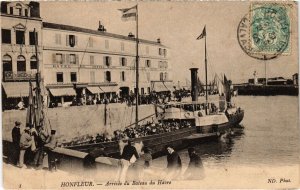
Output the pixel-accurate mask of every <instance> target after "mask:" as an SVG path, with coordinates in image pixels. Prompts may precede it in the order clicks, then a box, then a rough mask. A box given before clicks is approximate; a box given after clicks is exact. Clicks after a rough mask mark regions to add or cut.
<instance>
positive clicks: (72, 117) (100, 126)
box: [2, 103, 155, 141]
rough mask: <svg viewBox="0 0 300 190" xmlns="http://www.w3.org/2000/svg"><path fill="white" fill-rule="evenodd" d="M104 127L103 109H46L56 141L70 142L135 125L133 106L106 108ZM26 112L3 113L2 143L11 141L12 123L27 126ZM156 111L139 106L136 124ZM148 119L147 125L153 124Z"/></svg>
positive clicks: (150, 118)
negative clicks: (19, 122)
mask: <svg viewBox="0 0 300 190" xmlns="http://www.w3.org/2000/svg"><path fill="white" fill-rule="evenodd" d="M106 108H107V112H106V113H107V116H106V118H107V125H106V126H105V125H104V122H105V120H104V118H105V117H104V115H105V114H104V113H105V111H104V110H105V105H103V104H99V105H86V106H72V107H59V108H48V109H46V110H45V115H46V118H47V119H46V124H47V125H49V124H50V125H51V127H52V129H55V130H56V131H57V137H58V139H59V140H63V139H66V140H68V139H71V138H73V137H76V136H82V135H85V134H93V135H95V134H97V133H103V132H108V133H111V132H113V131H114V130H116V129H123V128H125V127H126V126H128V125H130V124H132V123H134V122H135V106H127V105H126V104H120V103H115V104H108V105H107V107H106ZM26 113H27V112H26V110H8V111H4V112H2V137H3V140H9V141H10V140H11V130H12V128H13V127H14V122H15V121H17V120H18V121H21V122H22V127H24V125H25V123H26ZM154 114H155V109H154V106H153V105H141V106H139V120H141V119H143V118H145V117H148V116H150V115H152V116H153V117H154ZM153 117H149V118H147V119H146V120H144V122H146V121H152V119H154V118H153Z"/></svg>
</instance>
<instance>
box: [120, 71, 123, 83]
mask: <svg viewBox="0 0 300 190" xmlns="http://www.w3.org/2000/svg"><path fill="white" fill-rule="evenodd" d="M120 81H123V80H122V71H121V72H120Z"/></svg>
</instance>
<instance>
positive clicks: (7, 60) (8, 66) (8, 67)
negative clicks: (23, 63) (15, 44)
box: [2, 55, 12, 72]
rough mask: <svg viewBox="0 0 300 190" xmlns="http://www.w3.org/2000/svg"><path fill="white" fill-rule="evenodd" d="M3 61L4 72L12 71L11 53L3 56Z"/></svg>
mask: <svg viewBox="0 0 300 190" xmlns="http://www.w3.org/2000/svg"><path fill="white" fill-rule="evenodd" d="M2 63H3V65H2V69H3V72H6V71H12V61H11V57H10V56H9V55H4V56H3V58H2Z"/></svg>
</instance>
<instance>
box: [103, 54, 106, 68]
mask: <svg viewBox="0 0 300 190" xmlns="http://www.w3.org/2000/svg"><path fill="white" fill-rule="evenodd" d="M103 66H106V65H105V56H103Z"/></svg>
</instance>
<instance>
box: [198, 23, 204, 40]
mask: <svg viewBox="0 0 300 190" xmlns="http://www.w3.org/2000/svg"><path fill="white" fill-rule="evenodd" d="M204 37H206V26H204V28H203V31H202V33H201V34H200V36H199V37H198V38H197V40H200V39H202V38H204Z"/></svg>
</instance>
